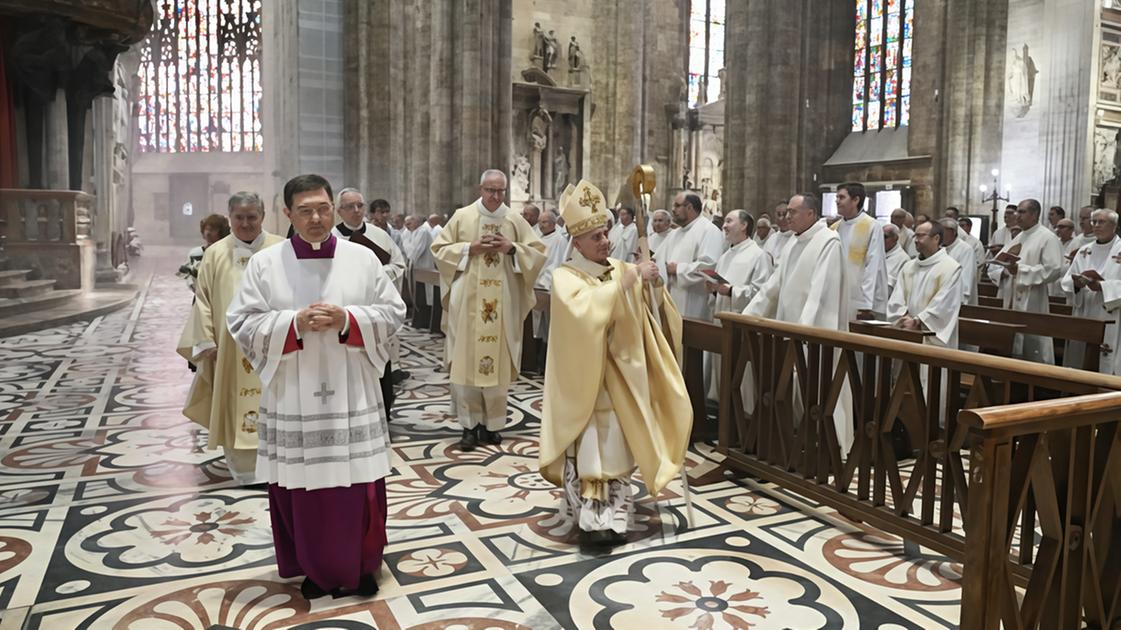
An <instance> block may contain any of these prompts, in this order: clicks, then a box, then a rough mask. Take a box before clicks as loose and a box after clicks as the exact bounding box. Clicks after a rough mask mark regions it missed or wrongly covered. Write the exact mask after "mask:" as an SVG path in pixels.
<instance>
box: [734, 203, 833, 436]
mask: <svg viewBox="0 0 1121 630" xmlns="http://www.w3.org/2000/svg"><path fill="white" fill-rule="evenodd" d="M783 251H784V253H783V255H782V260H781V262H779V264H778V267H777V268H776V269H775V271H774V273H772V274H771V277H770V279H768V280H767V282H766V284H764V285H763V286H762V288H760V289H759V291H758V292H757V293H756V294H755V297H753V298H752V299H751V302H750V303H748V305H747V308H746V309H744V311H743V312H744V314H745V315H755V316H757V317H768V318H771V319H777V320H780V321H784V322H790V323H793V324H802V325H803V326H816V327H818V328H828V329H830V330H847V329H848V321H849V320H848V319H846V317H847V314H848V310H849V309H848V304H847V300H848V293H847V291H846V290H845V279H844V273H843V271H842V261H841V258H842V253H841V238H840V237H839V236H838V235H837V233H836V232H834V231H833V230H830V229H829V228H827V227H826V226H825V225H824V224H823V223H821V222H818V223H814V224H813V225H812V226H810V227H809V228H808V229H807V230H806V231H805V232H802V233H801V234H798V235H796V236H794V237H793V238H792V239H791V241H790V242H789V243H788V244H787V246H786V248H785V249H784V250H783ZM837 358H839V355H837V357H836V358H835V360H836V359H837ZM745 385H746V380H745ZM841 393H842V395H841V398H840V399H839V400H838V401H837V407H836V409H835V412H834V414H833V422H834V426H835V427H836V430H837V440H838V443H839V444H840V449H841V454H842V455H843V454H845V453H848V451H849V449H851V448H852V443H853V439H854V432H853V428H852V421H851V414H852V394H851V390H850V389H849V387H848V386H847V385H846V386H845V387H843V388H842V389H841ZM744 404H745V407H746V408H750V406H749V405H748V403H747V400H746V399H745V402H744Z"/></svg>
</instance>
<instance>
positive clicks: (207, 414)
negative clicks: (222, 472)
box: [176, 232, 284, 449]
mask: <svg viewBox="0 0 1121 630" xmlns="http://www.w3.org/2000/svg"><path fill="white" fill-rule="evenodd" d="M283 242H284V238H283V237H281V236H278V235H276V234H269V233H268V232H261V234H260V235H259V236H258V237H257V240H256V241H254V242H253V243H252V244H247V243H244V242H242V241H239V240H238V239H237V237H235V236H234V235H233V234H230V235H229V236H226V237H225V238H223V239H222V240H220V241H218V242H217V243H215V244H213V245H211V246H210V247H208V248H207V249H206V253H205V254H204V255H203V257H202V263H201V264H200V265H199V276H198V281H197V282H196V284H195V303H194V304H193V305H192V306H191V314H190V315H189V316H188V317H187V323H186V325H185V326H184V327H183V332H182V334H181V335H180V337H179V343H178V344H176V352H178V353H179V356H181V357H183V358H184V359H187V360H188V361H192V360H193V359H194V358H195V357H196V356H198V355H199V354H200V353H201V352H203V351H204V350H206V349H207V348H213V347H215V346H217V347H218V355H217V357H216V358H215V359H208V360H204V361H201V362H200V363H199V364H198V365H197V369H198V372H196V373H195V378H194V381H193V382H192V383H191V390H190V392H189V393H188V394H187V402H186V404H185V405H184V407H183V415H184V416H186V417H188V418H190V419H191V420H194V421H195V422H197V423H198V424H200V425H202V426H204V427H206V428H207V429H209V433H208V434H207V448H210V449H216V448H218V447H219V446H221V447H223V448H234V449H256V448H257V418H258V412H259V409H260V403H261V380H260V379H259V378H257V374H256V373H254V372H253V367H252V366H251V365H249V361H247V360H246V359H245V355H244V354H242V352H241V349H240V348H238V346H237V344H236V343H235V342H234V339H233V337H231V336H230V330H229V328H228V327H227V326H226V311H227V310H229V307H230V302H231V301H232V300H233V298H234V294H235V293H237V289H238V286H239V285H240V284H241V276H242V274H243V273H245V267H246V266H247V265H248V264H249V257H250V256H253V255H254V254H255V253H256V252H258V251H260V250H262V249H265V248H266V247H272V246H273V245H276V244H277V243H283Z"/></svg>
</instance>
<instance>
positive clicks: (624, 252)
mask: <svg viewBox="0 0 1121 630" xmlns="http://www.w3.org/2000/svg"><path fill="white" fill-rule="evenodd" d="M624 215H626V216H627V217H630V218H627V219H626V222H624ZM619 218H620V221H619V223H618V225H616V228H613V229H616V232H615V239H614V240H612V241H611V253H610V254H609V256H610V257H611V258H614V259H615V260H621V261H623V262H629V263H633V262H634V261H635V255H634V254H635V250H637V249H638V226H637V225H635V224H634V218H633V216H631V215H630V209H629V208H620V209H619ZM562 262H563V261H562Z"/></svg>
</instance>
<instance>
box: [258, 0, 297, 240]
mask: <svg viewBox="0 0 1121 630" xmlns="http://www.w3.org/2000/svg"><path fill="white" fill-rule="evenodd" d="M297 10H298V0H274V1H273V2H271V3H270V4H269V6H268V10H267V11H262V12H261V43H262V46H261V48H262V50H263V51H265V52H264V54H263V55H262V56H261V90H262V96H263V97H262V99H261V127H262V138H261V140H262V143H263V145H264V158H265V189H264V190H262V191H261V199H262V200H263V201H264V202H265V210H266V212H265V229H266V230H268V231H270V232H274V233H283V230H284V229H286V228H287V224H288V222H287V219H285V218H284V215H283V210H282V208H283V206H284V203H283V198H282V196H281V194H282V193H283V191H284V183H285V182H286V181H287V180H288V179H289V178H290V177H292V176H293V175H294V174H296V169H297V168H298V166H299V159H298V156H299V149H300V144H299V135H298V133H297V129H298V128H299V125H298V124H297V122H298V120H299V112H300V99H299V82H298V78H297V72H298V69H299V57H298V50H299V49H298V41H297V35H298V33H299V31H298V27H297V22H296V17H297ZM282 226H283V227H282Z"/></svg>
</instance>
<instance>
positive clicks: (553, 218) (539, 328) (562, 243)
mask: <svg viewBox="0 0 1121 630" xmlns="http://www.w3.org/2000/svg"><path fill="white" fill-rule="evenodd" d="M537 226H538V228H539V229H540V230H541V234H540V236H539V238H540V239H541V242H542V243H544V244H545V266H544V267H542V268H541V273H540V274H539V275H538V276H537V284H535V285H534V287H535V288H537V289H541V290H542V291H552V290H553V270H555V269H556V268H557V267H560V266H561V265H563V264H564V261H565V258H566V257H567V256H568V236H567V235H565V234H564V233H562V232H561V231H560V230H558V229H557V215H555V214H553V213H552V212H549V211H548V210H546V211H545V212H542V213H541V215H540V217H538V220H537ZM532 317H533V338H534V339H539V340H540V342H541V343H542V344H545V343H547V342H548V340H549V311H548V310H543V311H539V310H534V311H533V314H532ZM544 355H545V353H544V352H541V353H539V356H541V357H544ZM530 367H534V368H537V367H542V368H543V367H544V366H543V365H542V366H530Z"/></svg>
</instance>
